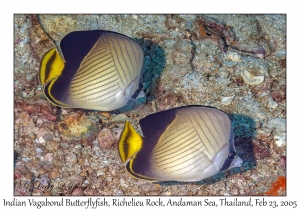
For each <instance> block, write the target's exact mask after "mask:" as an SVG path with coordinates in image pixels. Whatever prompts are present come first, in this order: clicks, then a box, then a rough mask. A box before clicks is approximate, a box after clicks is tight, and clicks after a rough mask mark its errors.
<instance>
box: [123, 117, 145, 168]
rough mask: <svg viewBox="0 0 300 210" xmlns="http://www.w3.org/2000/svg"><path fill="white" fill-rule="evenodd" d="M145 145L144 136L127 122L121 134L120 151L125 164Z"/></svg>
mask: <svg viewBox="0 0 300 210" xmlns="http://www.w3.org/2000/svg"><path fill="white" fill-rule="evenodd" d="M142 144H143V139H142V136H141V135H140V134H139V133H138V132H136V130H135V129H134V128H133V127H132V125H131V124H130V123H129V122H128V121H126V122H125V126H124V129H123V132H122V134H121V137H120V140H119V144H118V150H119V154H120V157H121V160H122V162H123V163H125V162H126V161H127V160H128V159H129V158H131V157H132V156H133V155H134V154H136V153H137V152H138V151H139V150H140V149H141V148H142Z"/></svg>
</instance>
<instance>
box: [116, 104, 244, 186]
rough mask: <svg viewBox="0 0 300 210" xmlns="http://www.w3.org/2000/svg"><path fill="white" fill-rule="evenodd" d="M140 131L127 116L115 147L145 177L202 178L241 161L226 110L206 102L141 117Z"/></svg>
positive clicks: (137, 175) (128, 167) (129, 169)
mask: <svg viewBox="0 0 300 210" xmlns="http://www.w3.org/2000/svg"><path fill="white" fill-rule="evenodd" d="M140 126H141V129H142V133H143V136H141V135H140V134H139V133H138V132H137V131H136V130H135V129H134V128H133V126H132V125H131V124H130V123H129V122H128V121H126V122H125V126H124V129H123V131H122V134H121V136H120V140H119V143H118V151H119V155H120V158H121V160H122V162H123V163H126V164H125V165H126V166H125V168H126V171H127V172H128V173H129V174H130V175H131V176H133V177H134V178H138V179H143V180H146V181H152V182H158V181H183V182H193V181H200V180H203V179H205V178H208V177H210V176H213V175H215V174H217V173H219V172H221V171H224V170H228V169H230V168H233V167H240V166H241V164H242V163H243V161H242V159H241V158H240V157H239V156H238V155H237V154H236V151H235V147H234V136H233V127H232V124H231V121H230V119H229V117H228V115H227V114H225V113H224V112H222V111H220V110H218V109H216V108H212V107H204V106H185V107H180V108H174V109H169V110H166V111H161V112H157V113H154V114H150V115H148V116H146V117H145V118H143V119H141V120H140Z"/></svg>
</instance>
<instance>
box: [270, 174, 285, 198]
mask: <svg viewBox="0 0 300 210" xmlns="http://www.w3.org/2000/svg"><path fill="white" fill-rule="evenodd" d="M285 190H286V178H285V177H284V176H279V177H278V178H277V180H276V181H275V182H273V183H272V188H271V189H270V190H269V191H267V192H265V194H266V195H271V196H276V195H278V192H279V191H285Z"/></svg>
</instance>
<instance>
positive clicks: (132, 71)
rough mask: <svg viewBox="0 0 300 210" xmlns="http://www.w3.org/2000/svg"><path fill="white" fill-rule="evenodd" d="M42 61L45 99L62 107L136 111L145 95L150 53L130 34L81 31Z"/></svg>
mask: <svg viewBox="0 0 300 210" xmlns="http://www.w3.org/2000/svg"><path fill="white" fill-rule="evenodd" d="M60 47H61V51H62V54H63V57H64V60H63V59H62V58H61V57H60V55H59V53H58V52H57V50H55V49H54V48H53V49H51V50H49V51H48V52H47V53H46V54H45V56H44V57H43V59H42V62H41V67H40V73H39V78H40V82H41V83H42V84H43V85H44V94H45V96H46V98H47V99H48V100H49V101H50V102H51V103H53V104H55V105H57V106H61V107H70V108H84V109H92V110H100V111H112V110H117V109H121V108H124V107H126V106H127V105H129V106H131V108H135V107H136V106H138V105H139V103H138V101H137V99H138V98H141V97H143V96H144V92H143V91H142V80H143V71H142V69H143V61H144V54H143V51H142V49H141V47H140V46H139V45H138V44H137V43H136V42H135V41H134V40H132V39H130V38H128V37H126V36H125V35H122V34H119V33H115V32H111V31H102V30H94V31H75V32H71V33H69V34H68V35H66V36H65V37H64V38H63V39H62V41H61V43H60Z"/></svg>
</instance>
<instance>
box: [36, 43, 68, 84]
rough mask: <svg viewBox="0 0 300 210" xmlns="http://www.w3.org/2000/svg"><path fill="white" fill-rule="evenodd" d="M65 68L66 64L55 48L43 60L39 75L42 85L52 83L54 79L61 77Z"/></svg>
mask: <svg viewBox="0 0 300 210" xmlns="http://www.w3.org/2000/svg"><path fill="white" fill-rule="evenodd" d="M64 67H65V63H64V61H63V59H62V58H61V57H60V55H59V53H58V52H57V51H56V49H55V48H52V49H51V50H49V51H48V52H46V53H45V55H44V57H43V58H42V62H41V66H40V73H39V78H40V82H41V83H42V85H44V84H46V83H48V82H50V81H51V80H53V79H54V78H57V77H59V76H60V75H61V72H62V71H63V69H64Z"/></svg>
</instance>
